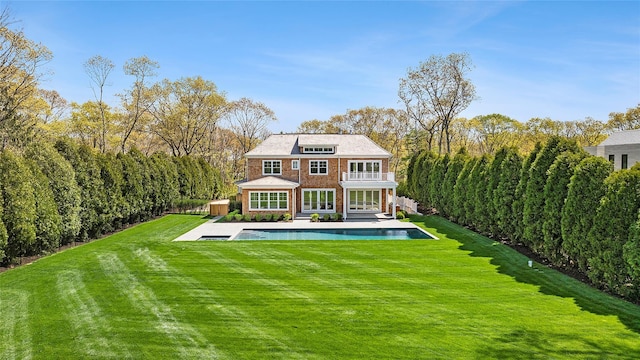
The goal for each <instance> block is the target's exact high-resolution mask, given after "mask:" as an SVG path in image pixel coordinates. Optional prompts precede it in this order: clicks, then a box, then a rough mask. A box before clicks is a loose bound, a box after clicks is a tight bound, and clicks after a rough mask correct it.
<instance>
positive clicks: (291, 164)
mask: <svg viewBox="0 0 640 360" xmlns="http://www.w3.org/2000/svg"><path fill="white" fill-rule="evenodd" d="M245 158H246V160H247V161H246V164H247V172H246V173H247V178H246V179H245V180H244V181H242V182H240V183H238V192H239V194H240V195H241V199H242V209H243V213H245V214H252V215H253V214H260V213H290V214H291V215H292V216H293V217H295V216H296V214H312V213H319V214H322V213H342V214H343V218H344V219H346V218H348V217H349V216H350V215H353V214H363V213H365V214H366V213H369V214H370V213H389V212H391V213H392V216H393V217H394V218H395V215H396V209H395V206H393V202H394V200H391V201H390V200H389V199H395V198H396V187H397V185H398V184H397V183H396V182H395V174H394V173H392V172H389V159H390V158H391V154H390V153H389V152H387V151H386V150H384V149H383V148H381V147H380V146H378V145H377V144H376V143H374V142H373V141H372V140H371V139H369V138H368V137H366V136H363V135H352V134H280V135H271V136H270V137H269V138H267V139H266V140H265V141H263V142H262V143H261V144H260V145H258V146H257V147H256V148H255V149H253V150H251V151H249V152H248V153H246V154H245Z"/></svg>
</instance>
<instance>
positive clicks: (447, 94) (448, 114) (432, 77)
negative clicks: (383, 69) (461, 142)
mask: <svg viewBox="0 0 640 360" xmlns="http://www.w3.org/2000/svg"><path fill="white" fill-rule="evenodd" d="M471 68H472V64H471V59H470V58H469V55H468V54H464V53H462V54H456V53H452V54H449V55H448V56H447V57H442V56H440V55H433V56H431V57H430V58H429V59H428V60H427V61H425V62H421V63H420V65H419V66H418V68H416V69H409V71H408V72H407V77H406V78H402V79H400V87H399V90H398V96H399V97H400V100H402V102H403V103H404V105H405V107H406V112H407V115H408V117H409V119H410V120H411V121H413V122H415V123H418V124H420V126H422V128H423V129H424V130H426V131H428V132H429V133H430V138H431V139H433V138H434V137H435V136H436V135H439V141H438V149H440V151H442V150H443V149H444V150H445V151H446V152H447V153H450V152H451V134H450V132H449V127H450V124H451V122H452V121H453V120H454V119H455V118H456V116H458V114H460V112H462V111H463V110H465V109H466V108H467V107H468V106H469V104H471V102H472V101H473V100H475V99H476V98H477V97H476V89H475V86H474V85H473V84H472V83H471V81H470V80H469V79H468V78H467V74H468V73H469V71H471ZM430 149H431V141H429V150H430Z"/></svg>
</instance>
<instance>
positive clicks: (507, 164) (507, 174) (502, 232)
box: [493, 148, 523, 237]
mask: <svg viewBox="0 0 640 360" xmlns="http://www.w3.org/2000/svg"><path fill="white" fill-rule="evenodd" d="M522 162H523V159H522V156H520V154H518V151H517V150H516V149H514V148H508V149H507V151H506V154H505V156H504V159H503V160H502V162H501V164H500V170H499V175H498V186H497V187H496V190H495V191H494V192H493V208H494V210H495V216H496V224H497V234H498V235H499V236H500V237H510V236H513V234H515V233H516V229H515V227H516V226H517V218H518V215H520V214H519V213H516V212H514V211H513V207H514V203H515V201H516V199H517V197H516V193H517V190H516V189H517V187H518V183H519V182H520V175H521V173H522V166H523V165H522Z"/></svg>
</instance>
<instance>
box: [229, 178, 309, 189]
mask: <svg viewBox="0 0 640 360" xmlns="http://www.w3.org/2000/svg"><path fill="white" fill-rule="evenodd" d="M237 185H238V187H239V188H246V189H250V188H253V189H261V188H269V189H294V188H297V187H298V186H299V185H300V184H298V183H297V182H293V181H289V180H285V179H281V178H277V177H275V176H265V177H261V178H259V179H255V180H251V181H245V182H242V183H239V184H237Z"/></svg>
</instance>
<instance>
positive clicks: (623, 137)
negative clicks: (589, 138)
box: [599, 129, 640, 146]
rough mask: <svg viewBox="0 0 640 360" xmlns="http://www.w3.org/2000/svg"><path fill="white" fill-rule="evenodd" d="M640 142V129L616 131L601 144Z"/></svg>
mask: <svg viewBox="0 0 640 360" xmlns="http://www.w3.org/2000/svg"><path fill="white" fill-rule="evenodd" d="M629 144H640V129H638V130H625V131H618V132H614V133H613V134H611V135H609V137H608V138H607V140H605V141H603V142H601V143H600V145H599V146H610V145H629Z"/></svg>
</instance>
